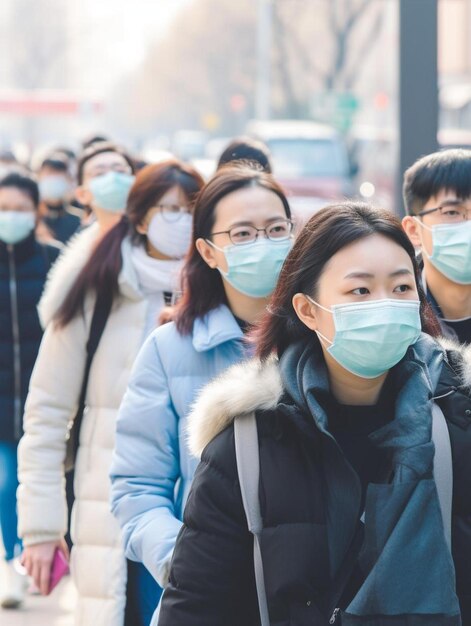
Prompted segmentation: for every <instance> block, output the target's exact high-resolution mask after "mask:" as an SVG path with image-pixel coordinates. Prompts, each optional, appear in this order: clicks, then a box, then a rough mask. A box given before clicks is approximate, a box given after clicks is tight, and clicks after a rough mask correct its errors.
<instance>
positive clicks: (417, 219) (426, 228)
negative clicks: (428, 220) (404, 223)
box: [413, 215, 433, 261]
mask: <svg viewBox="0 0 471 626" xmlns="http://www.w3.org/2000/svg"><path fill="white" fill-rule="evenodd" d="M413 219H414V220H415V221H416V222H417V223H418V224H420V226H422V228H425V230H428V231H429V232H430V233H432V235H433V228H430V226H427V225H426V224H424V223H423V222H421V221H420V220H419V218H418V217H417V216H416V215H414V217H413ZM432 243H433V238H432ZM421 250H422V254H424V255H425V256H426V257H427V259H428V260H429V261H431V258H430V254H429V253H428V252H427V250H426V249H425V245H424V242H423V241H421Z"/></svg>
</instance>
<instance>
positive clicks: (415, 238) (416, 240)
mask: <svg viewBox="0 0 471 626" xmlns="http://www.w3.org/2000/svg"><path fill="white" fill-rule="evenodd" d="M402 228H403V229H404V230H405V231H406V235H407V236H408V237H409V239H410V242H411V244H412V245H413V246H414V248H421V247H422V237H421V236H420V223H419V221H418V219H417V218H415V217H412V215H406V217H404V218H403V219H402Z"/></svg>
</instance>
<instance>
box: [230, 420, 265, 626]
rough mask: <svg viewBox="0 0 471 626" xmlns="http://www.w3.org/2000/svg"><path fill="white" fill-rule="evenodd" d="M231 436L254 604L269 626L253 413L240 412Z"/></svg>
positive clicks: (262, 624) (257, 454) (258, 465)
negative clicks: (250, 550) (247, 538)
mask: <svg viewBox="0 0 471 626" xmlns="http://www.w3.org/2000/svg"><path fill="white" fill-rule="evenodd" d="M234 438H235V451H236V461H237V473H238V476H239V484H240V493H241V495H242V502H243V505H244V511H245V516H246V518H247V525H248V527H249V530H250V532H251V533H252V534H253V538H254V541H253V560H254V570H255V582H256V585H257V596H258V606H259V610H260V623H261V626H270V617H269V614H268V605H267V596H266V593H265V579H264V576H263V563H262V553H261V550H260V532H261V530H262V528H263V523H262V515H261V512H260V500H259V498H258V482H259V477H260V460H259V451H258V432H257V420H256V419H255V413H249V414H247V415H241V416H239V417H237V418H236V420H235V421H234Z"/></svg>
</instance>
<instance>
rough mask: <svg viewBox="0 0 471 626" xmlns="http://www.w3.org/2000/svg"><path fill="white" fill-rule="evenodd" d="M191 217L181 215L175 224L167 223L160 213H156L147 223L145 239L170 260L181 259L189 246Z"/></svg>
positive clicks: (184, 214) (185, 214) (188, 214)
mask: <svg viewBox="0 0 471 626" xmlns="http://www.w3.org/2000/svg"><path fill="white" fill-rule="evenodd" d="M192 227H193V216H192V215H190V213H182V214H181V215H180V217H179V219H178V220H177V221H175V222H168V221H166V220H165V219H164V218H163V217H162V213H160V212H159V213H156V214H155V215H154V216H153V218H152V219H151V221H150V223H149V229H148V231H147V237H148V239H149V241H150V243H151V244H152V245H153V246H154V248H156V249H157V250H158V251H159V252H161V253H162V254H165V256H168V257H170V258H172V259H182V258H183V257H184V256H185V254H186V253H187V252H188V249H189V248H190V244H191V230H192Z"/></svg>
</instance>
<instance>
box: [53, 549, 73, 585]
mask: <svg viewBox="0 0 471 626" xmlns="http://www.w3.org/2000/svg"><path fill="white" fill-rule="evenodd" d="M68 573H69V564H68V563H67V559H66V558H65V556H64V553H63V552H62V550H60V549H59V548H56V551H55V552H54V558H53V559H52V566H51V579H50V582H49V593H51V591H52V590H53V589H54V588H55V587H57V585H58V584H59V582H60V580H61V579H62V577H63V576H65V575H66V574H68Z"/></svg>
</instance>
